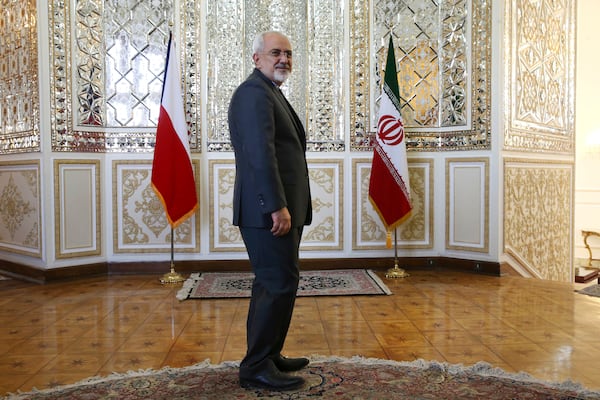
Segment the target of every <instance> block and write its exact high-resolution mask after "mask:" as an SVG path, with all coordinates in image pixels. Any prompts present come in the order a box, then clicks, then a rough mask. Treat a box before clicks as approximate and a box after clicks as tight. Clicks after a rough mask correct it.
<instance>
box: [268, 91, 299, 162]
mask: <svg viewBox="0 0 600 400" xmlns="http://www.w3.org/2000/svg"><path fill="white" fill-rule="evenodd" d="M273 89H274V90H275V92H276V96H278V97H279V98H280V99H282V100H283V105H284V107H285V108H286V109H287V110H288V113H289V114H290V116H291V117H292V120H293V121H294V125H296V131H297V132H298V136H300V139H301V141H302V146H303V147H304V150H306V132H305V131H304V126H303V125H302V122H301V121H300V118H299V117H298V114H296V111H294V108H293V107H292V105H291V104H290V103H289V101H288V100H287V99H286V98H285V95H284V94H283V92H282V91H281V89H279V88H278V87H277V86H275V85H273Z"/></svg>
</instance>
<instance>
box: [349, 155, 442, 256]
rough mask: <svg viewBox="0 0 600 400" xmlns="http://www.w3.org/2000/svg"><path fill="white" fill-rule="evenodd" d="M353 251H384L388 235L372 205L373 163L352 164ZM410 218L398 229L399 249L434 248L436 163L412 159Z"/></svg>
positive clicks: (410, 166)
mask: <svg viewBox="0 0 600 400" xmlns="http://www.w3.org/2000/svg"><path fill="white" fill-rule="evenodd" d="M352 172H353V173H352V201H353V204H352V219H353V221H354V229H353V238H352V248H353V249H355V250H368V249H385V248H386V247H385V242H386V231H385V227H384V226H383V223H382V222H381V219H380V218H379V215H378V214H377V212H376V211H375V209H374V208H373V206H372V205H371V202H370V201H369V180H370V175H371V160H370V159H355V160H353V164H352ZM408 172H409V175H410V177H409V181H410V196H411V203H412V206H413V210H412V215H411V217H410V218H409V219H408V220H406V222H404V223H403V224H402V225H400V227H398V248H403V249H431V248H433V222H434V215H433V187H434V186H433V159H420V158H418V159H416V158H415V159H409V160H408Z"/></svg>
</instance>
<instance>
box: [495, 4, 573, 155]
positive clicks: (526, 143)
mask: <svg viewBox="0 0 600 400" xmlns="http://www.w3.org/2000/svg"><path fill="white" fill-rule="evenodd" d="M575 4H576V2H575V1H537V0H509V1H507V2H506V12H505V16H506V18H505V20H506V24H505V29H506V40H505V49H506V60H507V62H508V69H507V76H506V78H505V82H506V96H505V103H506V113H505V115H506V124H505V126H506V132H505V136H504V147H505V148H506V149H511V150H521V151H537V152H543V153H566V154H572V153H573V151H574V148H575V147H574V146H575V141H574V140H573V139H574V134H575V130H574V124H575V79H574V78H575Z"/></svg>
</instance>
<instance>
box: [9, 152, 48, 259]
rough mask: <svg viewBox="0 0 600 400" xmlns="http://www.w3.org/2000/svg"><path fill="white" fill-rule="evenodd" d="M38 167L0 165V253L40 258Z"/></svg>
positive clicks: (29, 163) (31, 163) (20, 163)
mask: <svg viewBox="0 0 600 400" xmlns="http://www.w3.org/2000/svg"><path fill="white" fill-rule="evenodd" d="M41 221H42V215H41V201H40V164H39V162H38V161H18V162H3V163H0V250H4V251H7V252H11V253H18V254H25V255H29V256H33V257H40V256H41V254H42V238H41Z"/></svg>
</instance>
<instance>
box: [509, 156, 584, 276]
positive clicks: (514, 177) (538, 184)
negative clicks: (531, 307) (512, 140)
mask: <svg viewBox="0 0 600 400" xmlns="http://www.w3.org/2000/svg"><path fill="white" fill-rule="evenodd" d="M503 172H504V219H503V220H504V246H503V247H504V252H506V253H507V254H509V255H510V256H511V257H512V258H513V259H514V260H516V261H517V262H518V263H519V265H520V266H522V267H523V268H525V269H526V270H528V271H529V272H530V273H532V275H534V276H537V277H539V278H542V279H548V280H557V281H563V282H572V276H571V275H572V271H571V265H572V261H573V260H572V251H573V250H572V243H573V236H572V230H571V226H572V221H573V211H572V210H573V209H572V207H571V205H572V204H573V185H574V168H573V165H571V163H568V162H557V161H555V160H550V161H544V160H537V159H517V158H507V159H505V160H504V171H503Z"/></svg>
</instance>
